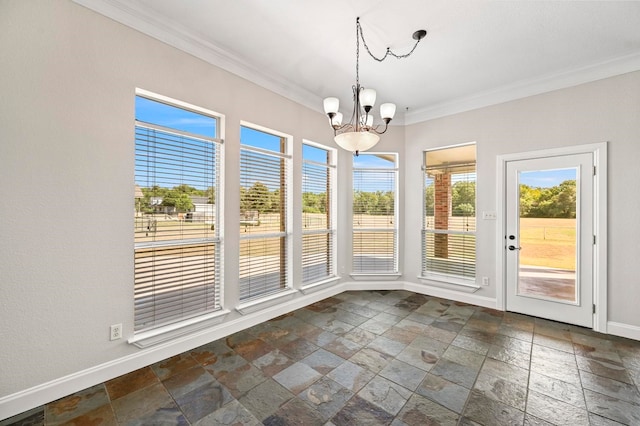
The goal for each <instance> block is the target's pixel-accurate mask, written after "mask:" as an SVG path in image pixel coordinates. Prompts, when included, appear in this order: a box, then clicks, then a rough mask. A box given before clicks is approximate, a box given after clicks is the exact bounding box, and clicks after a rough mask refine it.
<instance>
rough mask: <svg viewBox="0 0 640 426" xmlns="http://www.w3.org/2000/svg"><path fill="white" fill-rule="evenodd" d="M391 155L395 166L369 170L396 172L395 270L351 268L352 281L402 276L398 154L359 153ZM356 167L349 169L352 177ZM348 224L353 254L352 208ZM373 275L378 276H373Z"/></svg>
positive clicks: (385, 279) (394, 278)
mask: <svg viewBox="0 0 640 426" xmlns="http://www.w3.org/2000/svg"><path fill="white" fill-rule="evenodd" d="M376 154H379V155H393V156H394V157H395V162H394V165H395V167H393V168H386V169H377V168H371V170H394V171H395V172H396V179H395V186H394V189H393V190H394V196H393V202H394V207H393V214H394V217H393V223H394V228H393V232H394V233H395V241H396V246H395V249H394V253H393V257H394V264H395V265H396V270H395V271H388V272H375V273H372V272H354V271H353V270H352V271H351V273H350V274H349V276H350V277H351V278H353V280H354V281H388V280H397V279H398V278H399V277H401V276H402V272H400V259H399V251H400V226H399V224H398V219H399V217H400V211H399V203H398V199H399V189H400V167H399V163H400V155H399V153H397V152H390V151H389V152H387V151H380V152H379V151H375V152H374V151H367V152H366V153H361V155H376ZM354 169H356V168H355V167H354V168H353V169H352V171H351V175H352V177H353V170H354ZM357 169H358V170H367V169H368V168H357ZM353 190H354V188H353V181H352V188H351V192H352V195H353ZM351 204H352V208H353V198H352V202H351ZM350 221H351V223H350V226H351V241H352V248H351V255H352V256H353V236H354V234H355V232H356V231H355V230H354V229H353V210H352V212H351V218H350ZM370 230H374V231H375V230H376V229H375V228H370ZM384 230H385V231H388V230H389V228H385V229H384ZM351 268H353V257H352V260H351ZM375 277H379V278H375Z"/></svg>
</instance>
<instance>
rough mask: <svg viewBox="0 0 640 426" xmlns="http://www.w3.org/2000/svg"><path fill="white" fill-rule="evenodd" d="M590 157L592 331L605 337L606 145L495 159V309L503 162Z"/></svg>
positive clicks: (503, 297) (501, 283)
mask: <svg viewBox="0 0 640 426" xmlns="http://www.w3.org/2000/svg"><path fill="white" fill-rule="evenodd" d="M584 153H590V154H593V161H594V166H595V170H596V173H595V179H594V182H593V228H594V229H593V232H594V235H595V244H594V250H593V259H592V266H593V303H594V305H595V306H596V309H595V313H594V315H593V330H595V331H598V332H601V333H607V318H608V316H607V287H608V285H607V284H608V283H607V266H608V265H607V142H601V143H594V144H588V145H575V146H567V147H561V148H551V149H543V150H540V151H529V152H519V153H514V154H503V155H498V156H497V167H496V169H497V175H496V183H497V190H496V194H497V199H496V207H497V212H498V215H497V216H498V217H497V220H496V254H495V256H496V308H497V309H499V310H501V311H504V310H506V306H507V283H506V277H507V275H506V267H507V264H506V250H505V235H506V226H507V221H506V208H507V203H506V189H507V185H506V184H507V181H506V178H507V173H506V168H507V162H509V161H516V160H527V159H534V158H543V157H555V156H561V155H570V154H584Z"/></svg>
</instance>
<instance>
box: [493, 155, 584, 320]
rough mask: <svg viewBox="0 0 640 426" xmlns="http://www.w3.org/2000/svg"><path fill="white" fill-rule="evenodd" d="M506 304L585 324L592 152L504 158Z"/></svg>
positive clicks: (524, 310)
mask: <svg viewBox="0 0 640 426" xmlns="http://www.w3.org/2000/svg"><path fill="white" fill-rule="evenodd" d="M506 173H507V185H506V186H507V188H506V189H507V203H506V205H507V212H506V214H507V216H506V218H507V224H506V225H507V226H506V231H507V232H506V235H505V244H504V245H505V256H506V265H507V271H506V273H507V310H509V311H514V312H520V313H524V314H527V315H533V316H537V317H542V318H548V319H553V320H556V321H562V322H567V323H571V324H576V325H581V326H585V327H592V325H593V311H592V307H593V284H592V282H593V267H592V266H593V261H592V259H593V255H592V253H593V212H592V209H593V159H592V154H590V153H587V154H574V155H562V156H555V157H545V158H534V159H526V160H517V161H509V162H507V170H506Z"/></svg>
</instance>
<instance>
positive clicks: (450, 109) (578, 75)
mask: <svg viewBox="0 0 640 426" xmlns="http://www.w3.org/2000/svg"><path fill="white" fill-rule="evenodd" d="M638 70H640V52H634V53H632V54H629V55H626V56H622V57H617V58H612V59H609V60H606V61H602V62H600V63H597V64H590V65H587V66H583V67H580V68H573V69H567V70H563V71H561V72H558V73H553V74H547V75H544V76H541V77H536V78H533V79H530V80H522V81H518V82H516V83H513V84H509V85H505V86H502V87H497V88H495V89H492V90H488V91H484V92H479V93H476V94H474V95H471V96H466V97H463V98H458V99H454V100H451V101H448V102H442V103H440V104H437V105H433V106H429V107H425V108H421V109H416V110H413V111H409V112H407V113H405V116H404V120H405V125H410V124H416V123H420V122H423V121H427V120H433V119H435V118H441V117H445V116H448V115H453V114H458V113H461V112H466V111H471V110H474V109H479V108H483V107H487V106H491V105H497V104H501V103H504V102H509V101H513V100H516V99H522V98H526V97H529V96H534V95H539V94H542V93H547V92H551V91H554V90H559V89H565V88H568V87H573V86H577V85H580V84H584V83H590V82H592V81H596V80H602V79H604V78H609V77H613V76H616V75H621V74H626V73H629V72H633V71H638Z"/></svg>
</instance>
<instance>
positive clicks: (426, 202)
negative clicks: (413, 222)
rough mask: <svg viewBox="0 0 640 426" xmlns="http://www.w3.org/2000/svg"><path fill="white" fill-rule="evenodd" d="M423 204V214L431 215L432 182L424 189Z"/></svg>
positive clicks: (432, 205) (433, 191)
mask: <svg viewBox="0 0 640 426" xmlns="http://www.w3.org/2000/svg"><path fill="white" fill-rule="evenodd" d="M424 205H425V215H426V216H433V215H434V214H435V205H436V201H435V186H434V184H433V183H432V184H431V185H429V186H427V188H426V189H425V191H424Z"/></svg>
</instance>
